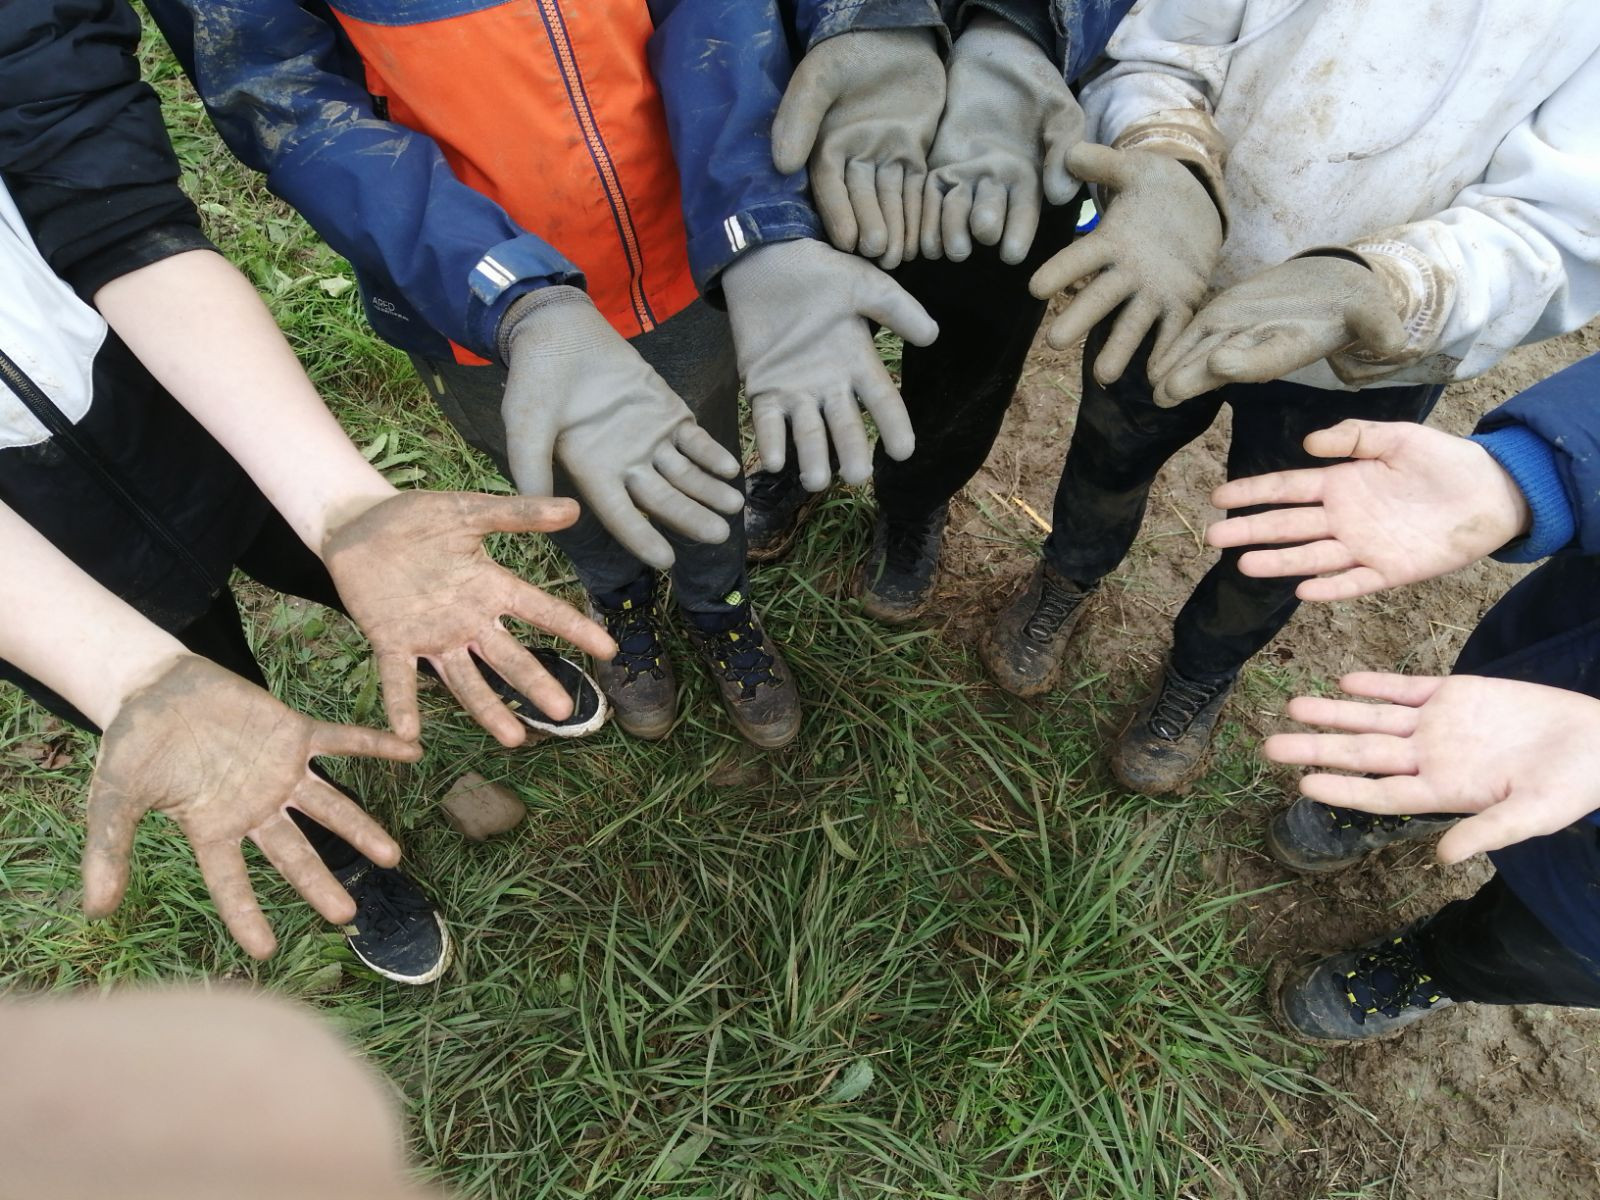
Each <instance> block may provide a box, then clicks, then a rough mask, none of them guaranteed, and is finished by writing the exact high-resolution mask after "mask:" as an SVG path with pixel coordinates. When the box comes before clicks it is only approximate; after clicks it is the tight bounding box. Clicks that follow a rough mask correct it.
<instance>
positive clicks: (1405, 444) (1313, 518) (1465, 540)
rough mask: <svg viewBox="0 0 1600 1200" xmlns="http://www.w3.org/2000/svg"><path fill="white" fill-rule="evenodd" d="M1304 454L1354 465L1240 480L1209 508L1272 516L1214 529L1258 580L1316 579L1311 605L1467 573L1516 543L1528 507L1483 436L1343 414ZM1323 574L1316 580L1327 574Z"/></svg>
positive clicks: (1306, 587)
mask: <svg viewBox="0 0 1600 1200" xmlns="http://www.w3.org/2000/svg"><path fill="white" fill-rule="evenodd" d="M1305 447H1306V450H1307V452H1309V453H1311V454H1314V455H1316V456H1317V457H1319V458H1342V459H1348V460H1349V461H1347V462H1340V463H1336V464H1333V465H1330V466H1327V467H1319V468H1312V469H1309V470H1302V471H1280V472H1277V473H1276V474H1272V475H1259V476H1256V477H1255V478H1252V479H1235V480H1232V481H1230V482H1228V483H1226V484H1224V485H1223V486H1222V487H1220V488H1218V489H1217V490H1216V492H1215V493H1214V494H1213V496H1212V503H1213V504H1215V505H1216V506H1217V507H1218V508H1226V509H1230V510H1237V509H1242V508H1256V507H1263V506H1265V507H1267V511H1266V512H1260V513H1253V514H1248V515H1242V516H1235V517H1229V518H1228V519H1227V520H1224V521H1219V522H1217V523H1216V524H1214V525H1212V526H1211V528H1210V529H1208V530H1207V531H1206V540H1207V541H1208V542H1210V543H1211V545H1213V546H1218V547H1223V548H1226V547H1234V546H1263V547H1270V548H1268V549H1259V550H1251V551H1249V552H1248V553H1246V554H1244V555H1242V556H1241V558H1240V560H1239V569H1240V571H1242V572H1243V573H1244V574H1246V575H1250V576H1256V577H1276V576H1296V575H1305V576H1311V577H1313V578H1308V579H1306V580H1305V582H1303V583H1301V584H1300V586H1299V587H1298V588H1297V589H1296V594H1297V595H1298V596H1299V597H1300V598H1301V599H1302V600H1348V599H1351V598H1353V597H1355V596H1366V595H1370V594H1372V593H1373V592H1380V591H1383V590H1384V589H1386V588H1393V587H1400V586H1401V585H1403V584H1407V583H1416V582H1418V581H1419V580H1423V579H1433V578H1435V577H1437V576H1439V575H1445V574H1448V573H1449V572H1451V571H1456V570H1459V569H1460V568H1462V567H1464V566H1467V565H1468V564H1470V563H1473V562H1476V561H1477V560H1478V559H1480V558H1482V557H1484V556H1485V555H1487V554H1492V553H1493V552H1494V551H1496V550H1498V549H1499V548H1500V547H1501V546H1504V545H1505V544H1506V543H1507V542H1509V541H1511V540H1512V539H1514V538H1516V537H1517V536H1518V535H1519V534H1521V533H1522V532H1523V531H1524V530H1525V529H1526V528H1527V523H1528V508H1527V502H1526V501H1525V500H1524V499H1523V497H1522V493H1521V492H1520V491H1518V490H1517V486H1516V484H1515V483H1513V482H1512V480H1511V477H1510V476H1509V475H1508V474H1506V472H1505V471H1504V470H1503V469H1502V468H1501V467H1500V466H1499V464H1498V463H1496V462H1495V461H1494V459H1493V458H1491V457H1490V456H1489V453H1488V452H1487V451H1486V450H1484V449H1483V447H1481V446H1479V445H1478V444H1477V443H1476V442H1471V441H1468V440H1467V439H1465V438H1459V437H1454V436H1452V435H1451V434H1447V433H1442V432H1440V431H1439V430H1437V429H1429V428H1427V427H1426V426H1422V425H1413V424H1411V423H1410V422H1380V421H1343V422H1341V423H1340V424H1338V425H1335V426H1334V427H1333V428H1331V429H1323V430H1319V431H1318V432H1316V433H1313V434H1312V435H1311V436H1310V437H1308V438H1306V441H1305ZM1319 576H1320V578H1317V577H1319Z"/></svg>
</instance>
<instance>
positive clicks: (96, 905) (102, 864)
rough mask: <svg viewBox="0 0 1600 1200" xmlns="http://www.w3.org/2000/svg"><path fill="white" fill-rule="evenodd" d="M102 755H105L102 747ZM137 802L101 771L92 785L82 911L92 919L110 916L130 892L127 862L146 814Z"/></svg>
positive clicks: (84, 854)
mask: <svg viewBox="0 0 1600 1200" xmlns="http://www.w3.org/2000/svg"><path fill="white" fill-rule="evenodd" d="M100 753H101V754H102V755H103V754H105V749H104V747H103V746H102V748H101V751H100ZM144 811H145V810H144V806H143V805H142V804H138V803H135V802H134V800H133V797H131V796H128V795H126V794H125V793H123V792H122V790H121V789H120V788H118V787H115V786H114V785H110V784H107V783H106V782H105V780H103V779H102V778H101V777H100V774H99V772H98V771H96V773H95V777H94V780H93V781H92V782H91V783H90V784H89V800H88V805H87V813H88V827H89V828H88V837H87V839H86V840H85V843H84V850H83V911H84V915H85V916H88V917H90V918H91V919H94V918H99V917H106V916H110V915H111V913H112V912H114V911H115V910H116V907H117V905H119V904H121V903H122V897H123V894H124V893H125V892H126V891H127V890H128V860H129V859H130V858H131V857H132V856H133V831H134V828H135V827H136V826H137V825H138V824H139V818H140V817H142V816H143V815H144Z"/></svg>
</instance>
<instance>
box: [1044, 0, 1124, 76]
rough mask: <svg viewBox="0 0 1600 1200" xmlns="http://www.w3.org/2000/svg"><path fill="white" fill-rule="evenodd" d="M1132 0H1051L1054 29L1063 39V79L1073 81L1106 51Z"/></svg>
mask: <svg viewBox="0 0 1600 1200" xmlns="http://www.w3.org/2000/svg"><path fill="white" fill-rule="evenodd" d="M1134 3H1135V0H1051V5H1050V7H1051V13H1052V16H1053V17H1054V19H1055V26H1056V33H1057V34H1058V35H1059V36H1060V37H1061V39H1062V41H1063V42H1064V43H1065V49H1066V60H1067V61H1066V71H1067V82H1068V83H1076V82H1077V81H1078V79H1079V78H1080V77H1081V76H1082V75H1083V73H1084V72H1085V71H1087V70H1088V69H1089V68H1090V67H1092V66H1093V65H1094V63H1095V61H1096V60H1097V59H1098V58H1100V56H1101V55H1103V54H1104V53H1105V52H1106V44H1107V43H1108V42H1110V41H1111V35H1112V34H1113V33H1115V32H1116V31H1117V25H1118V24H1120V23H1121V21H1122V18H1123V17H1125V16H1127V15H1128V10H1129V9H1130V8H1132V7H1133V6H1134Z"/></svg>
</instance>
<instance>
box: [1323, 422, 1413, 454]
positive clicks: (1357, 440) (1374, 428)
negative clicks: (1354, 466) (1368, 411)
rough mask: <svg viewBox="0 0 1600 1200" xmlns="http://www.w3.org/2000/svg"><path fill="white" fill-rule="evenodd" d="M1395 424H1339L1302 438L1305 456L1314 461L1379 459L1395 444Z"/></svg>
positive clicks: (1396, 429)
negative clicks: (1310, 457)
mask: <svg viewBox="0 0 1600 1200" xmlns="http://www.w3.org/2000/svg"><path fill="white" fill-rule="evenodd" d="M1399 427H1400V422H1397V421H1358V420H1355V419H1351V420H1347V421H1340V422H1339V423H1338V424H1337V425H1334V426H1332V427H1331V428H1328V429H1319V430H1317V431H1316V432H1315V433H1311V434H1308V435H1306V440H1305V442H1304V445H1305V448H1306V453H1307V454H1314V455H1316V456H1317V457H1318V458H1361V459H1375V458H1382V457H1383V456H1384V455H1386V454H1388V453H1389V452H1390V451H1392V450H1393V449H1394V448H1395V446H1396V445H1397V444H1398V443H1399V437H1398V436H1397V431H1398V429H1399Z"/></svg>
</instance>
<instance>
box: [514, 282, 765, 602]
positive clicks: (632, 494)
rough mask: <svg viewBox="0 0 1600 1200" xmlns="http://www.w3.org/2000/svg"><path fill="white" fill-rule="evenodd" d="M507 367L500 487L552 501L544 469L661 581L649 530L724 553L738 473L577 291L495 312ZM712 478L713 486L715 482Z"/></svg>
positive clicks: (658, 541) (533, 295) (530, 298)
mask: <svg viewBox="0 0 1600 1200" xmlns="http://www.w3.org/2000/svg"><path fill="white" fill-rule="evenodd" d="M500 350H501V354H502V356H503V357H504V358H505V360H506V362H507V363H508V364H509V366H510V375H509V376H508V378H507V380H506V392H505V399H504V400H503V401H502V403H501V414H502V416H503V417H504V418H505V423H506V448H507V451H508V454H509V457H510V459H511V477H512V479H514V480H515V481H516V484H517V488H518V490H520V491H522V492H524V493H526V494H528V495H533V496H549V495H552V494H554V491H555V476H554V470H555V460H556V459H558V458H559V459H560V460H561V465H562V467H563V468H565V470H566V472H567V474H568V475H570V476H571V477H572V480H573V482H574V484H575V485H576V486H577V489H578V491H579V492H580V493H581V494H582V496H583V499H584V502H585V503H587V504H588V505H589V507H590V508H591V509H592V510H593V511H594V515H595V516H596V517H597V518H598V519H599V521H600V523H601V524H602V525H604V526H605V527H606V529H608V530H609V531H610V532H611V534H612V536H613V537H615V538H616V539H617V541H618V542H620V543H621V544H622V545H623V546H624V547H625V548H626V549H627V550H628V551H629V552H631V553H632V554H634V555H636V556H637V557H638V558H639V560H640V561H641V562H644V563H647V564H648V565H650V566H652V567H655V568H657V569H658V570H665V569H666V568H668V567H670V566H671V565H672V559H673V555H672V547H671V545H670V544H668V542H667V539H666V538H664V537H662V536H661V534H660V533H659V532H658V531H657V530H656V529H655V527H654V526H653V525H652V523H651V522H652V521H658V522H660V523H661V524H662V525H665V526H667V527H668V528H670V529H672V530H674V531H676V532H678V533H680V534H682V535H683V536H684V537H686V538H690V539H693V540H694V541H698V542H724V541H726V540H727V539H728V533H729V529H728V520H727V518H728V517H729V516H731V515H732V514H734V513H736V512H738V511H739V510H740V508H742V507H743V506H744V497H743V496H742V495H740V493H739V492H738V490H737V489H735V488H732V487H730V486H729V485H728V484H727V483H725V482H723V481H724V480H727V479H732V478H734V477H735V476H736V475H738V473H739V461H738V459H736V458H734V456H733V455H731V454H729V453H728V452H727V451H726V450H724V449H723V448H722V447H721V446H719V445H718V444H717V442H716V439H715V438H713V437H712V436H711V435H710V434H709V433H707V432H706V431H705V430H704V429H702V428H700V426H699V425H697V424H695V420H694V415H693V414H692V413H690V411H689V406H688V405H686V404H685V403H684V402H683V401H682V400H681V399H680V398H679V397H678V396H677V395H676V394H675V393H674V392H673V390H672V389H671V388H670V387H668V386H667V384H666V381H665V380H663V379H662V378H661V376H659V375H657V374H656V373H655V372H654V371H653V370H651V369H650V365H649V364H648V363H646V362H645V361H644V359H642V358H640V357H639V352H638V351H637V350H635V349H634V348H633V347H632V346H630V345H628V343H627V341H626V340H625V339H624V338H623V337H622V335H621V334H619V333H618V332H617V331H616V330H614V329H613V328H611V326H610V325H609V324H608V323H607V322H606V319H605V318H604V317H602V316H601V315H600V313H599V311H598V310H596V308H595V306H594V304H593V303H591V302H590V300H589V297H588V296H587V295H585V294H584V293H583V292H582V291H580V290H579V289H578V288H573V287H546V288H540V289H539V290H538V291H535V292H530V293H529V294H528V295H526V296H523V297H522V298H521V299H519V300H518V301H516V303H514V304H513V305H512V306H511V308H510V309H509V310H508V311H507V312H506V315H505V317H504V318H503V320H502V321H501V325H500ZM719 476H720V478H719Z"/></svg>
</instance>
